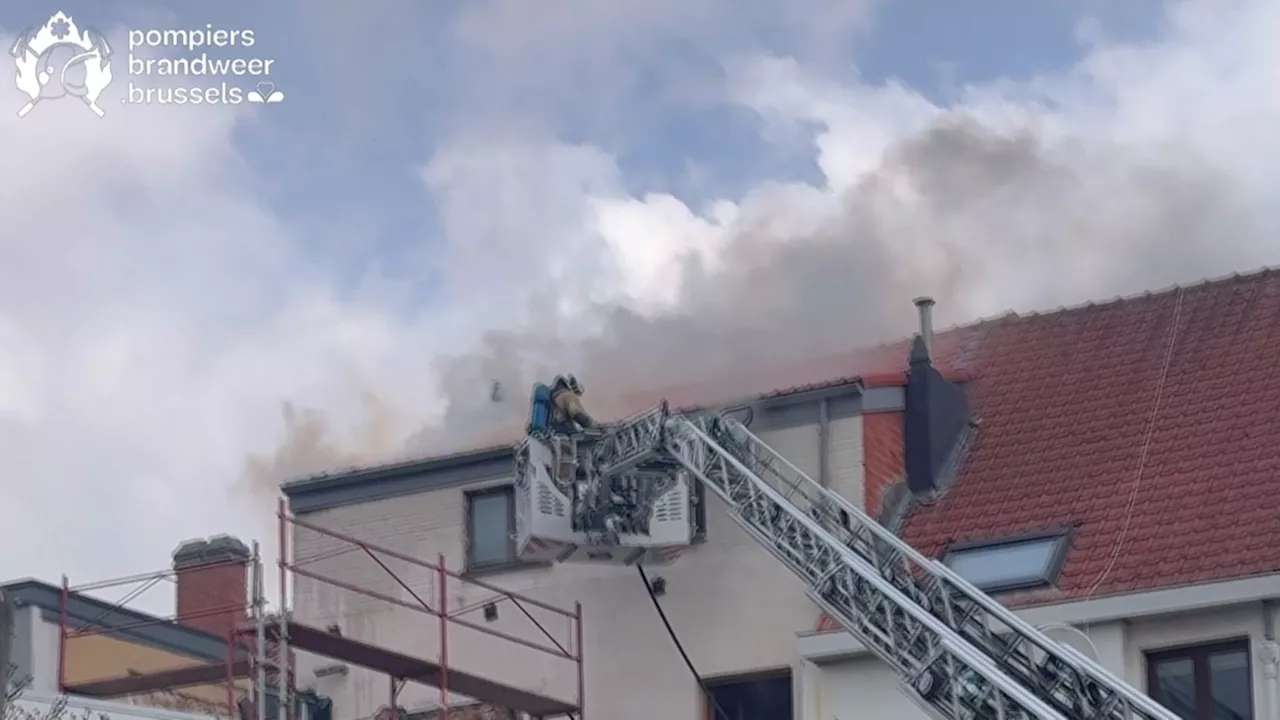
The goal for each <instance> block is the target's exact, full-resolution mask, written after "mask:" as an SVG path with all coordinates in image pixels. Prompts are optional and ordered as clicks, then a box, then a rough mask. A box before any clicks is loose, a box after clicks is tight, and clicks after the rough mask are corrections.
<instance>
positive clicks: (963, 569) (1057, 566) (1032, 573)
mask: <svg viewBox="0 0 1280 720" xmlns="http://www.w3.org/2000/svg"><path fill="white" fill-rule="evenodd" d="M1067 542H1068V535H1067V533H1064V532H1055V533H1052V534H1045V533H1041V534H1037V535H1034V536H1024V537H1020V538H1008V539H1003V540H993V541H981V542H964V543H956V544H953V545H952V546H951V547H950V548H948V549H947V553H946V555H945V557H944V558H943V562H945V563H946V564H947V566H948V567H950V568H951V569H952V570H954V571H955V572H956V574H957V575H959V576H960V577H962V578H964V579H965V580H968V581H969V582H971V583H973V584H974V586H976V587H977V588H978V589H979V590H982V591H983V592H1002V591H1008V590H1029V589H1032V588H1037V587H1043V586H1046V585H1052V584H1054V583H1055V582H1057V579H1058V572H1059V571H1060V570H1062V561H1063V558H1064V557H1065V555H1066V550H1067Z"/></svg>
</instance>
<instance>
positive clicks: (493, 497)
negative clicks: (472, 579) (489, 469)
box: [471, 493, 511, 565]
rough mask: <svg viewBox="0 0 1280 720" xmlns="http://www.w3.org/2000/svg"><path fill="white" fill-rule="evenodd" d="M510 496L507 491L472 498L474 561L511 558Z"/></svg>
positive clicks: (503, 560)
mask: <svg viewBox="0 0 1280 720" xmlns="http://www.w3.org/2000/svg"><path fill="white" fill-rule="evenodd" d="M509 502H510V498H509V497H508V496H507V494H506V493H486V494H483V495H473V496H472V497H471V562H472V563H474V564H476V565H492V564H495V563H504V562H508V561H509V560H510V559H511V538H510V528H509V527H508V523H509V522H510V518H511V510H510V505H509V504H508V503H509Z"/></svg>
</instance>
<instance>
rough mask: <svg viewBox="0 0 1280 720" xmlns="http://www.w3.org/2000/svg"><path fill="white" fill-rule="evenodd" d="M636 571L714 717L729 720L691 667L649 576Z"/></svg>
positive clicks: (695, 670)
mask: <svg viewBox="0 0 1280 720" xmlns="http://www.w3.org/2000/svg"><path fill="white" fill-rule="evenodd" d="M636 570H639V571H640V579H641V580H642V581H644V589H645V592H647V593H649V599H650V600H652V601H653V609H654V610H657V611H658V617H659V618H661V620H662V624H663V626H665V627H666V628H667V635H670V636H671V642H673V643H675V646H676V650H677V651H679V653H680V657H682V658H684V664H685V666H686V667H688V668H689V672H690V673H692V674H693V679H694V680H697V681H698V687H700V688H702V694H703V695H706V696H707V702H709V703H711V707H712V708H713V709H714V710H715V711H716V717H719V718H720V720H729V714H728V713H726V712H725V711H724V708H722V707H720V703H718V702H716V698H715V696H714V695H712V694H711V689H710V688H708V687H707V683H706V681H705V680H703V679H702V676H701V675H699V674H698V669H697V668H695V667H694V666H693V661H692V660H690V659H689V653H687V652H685V651H684V645H681V644H680V638H679V637H677V636H676V631H675V629H674V628H672V627H671V622H670V621H669V620H667V613H666V612H665V611H664V610H663V609H662V603H660V602H658V596H657V595H654V594H653V586H652V585H650V584H649V576H648V575H646V574H645V572H644V566H643V565H639V564H637V565H636Z"/></svg>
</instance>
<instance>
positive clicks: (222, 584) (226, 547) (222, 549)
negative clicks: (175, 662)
mask: <svg viewBox="0 0 1280 720" xmlns="http://www.w3.org/2000/svg"><path fill="white" fill-rule="evenodd" d="M249 556H250V553H249V548H248V547H247V546H246V545H245V544H244V543H243V542H240V541H239V540H237V539H236V538H233V537H230V536H228V535H215V536H213V537H211V538H209V539H208V540H188V541H187V542H184V543H182V544H181V545H179V546H178V549H177V550H174V551H173V570H174V574H175V575H176V579H177V586H178V591H177V610H178V612H177V620H178V622H180V623H182V624H184V625H187V626H190V627H193V628H197V629H200V630H204V631H205V632H209V633H213V634H214V635H217V636H218V637H226V635H227V633H228V632H229V631H230V630H231V629H232V628H234V627H237V626H239V625H242V624H244V623H245V621H246V618H247V613H246V607H247V605H248V577H249Z"/></svg>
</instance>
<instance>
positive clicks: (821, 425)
mask: <svg viewBox="0 0 1280 720" xmlns="http://www.w3.org/2000/svg"><path fill="white" fill-rule="evenodd" d="M829 402H830V401H829V400H828V399H827V398H822V399H821V400H819V401H818V484H819V485H821V486H822V487H824V488H829V487H831V476H830V470H829V469H828V467H827V465H828V462H829V460H828V458H827V451H828V450H830V449H831V417H830V415H829V410H830V408H829V407H828V405H829Z"/></svg>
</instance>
